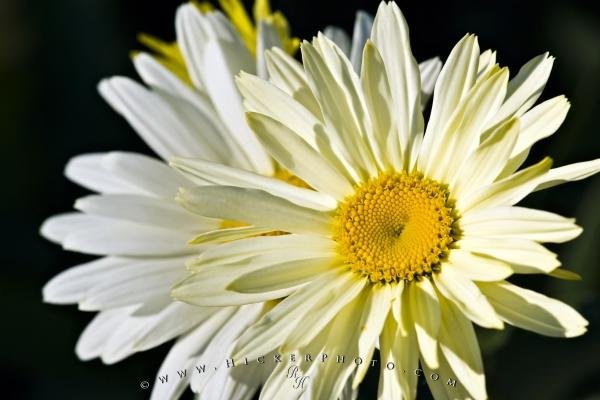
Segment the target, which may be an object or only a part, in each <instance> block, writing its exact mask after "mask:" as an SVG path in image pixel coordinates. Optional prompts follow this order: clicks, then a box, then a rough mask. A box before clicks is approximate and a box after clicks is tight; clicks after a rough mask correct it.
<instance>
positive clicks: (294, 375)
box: [287, 365, 310, 389]
mask: <svg viewBox="0 0 600 400" xmlns="http://www.w3.org/2000/svg"><path fill="white" fill-rule="evenodd" d="M287 378H288V379H291V380H292V381H293V382H294V384H293V386H292V387H293V388H294V389H304V384H305V383H306V381H307V380H308V379H310V376H308V375H302V372H300V369H298V367H297V366H295V365H292V366H290V367H289V368H288V372H287Z"/></svg>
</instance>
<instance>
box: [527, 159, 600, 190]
mask: <svg viewBox="0 0 600 400" xmlns="http://www.w3.org/2000/svg"><path fill="white" fill-rule="evenodd" d="M598 171H600V158H597V159H595V160H591V161H583V162H579V163H575V164H569V165H565V166H564V167H559V168H553V169H551V170H550V171H548V173H547V174H546V175H544V176H543V177H542V178H541V180H540V182H539V183H538V185H537V187H536V188H535V189H534V190H542V189H548V188H550V187H552V186H556V185H561V184H563V183H566V182H572V181H579V180H581V179H585V178H588V177H590V176H592V175H594V174H596V173H598Z"/></svg>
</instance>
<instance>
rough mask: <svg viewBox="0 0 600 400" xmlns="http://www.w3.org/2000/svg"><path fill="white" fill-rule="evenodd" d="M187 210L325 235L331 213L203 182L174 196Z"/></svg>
mask: <svg viewBox="0 0 600 400" xmlns="http://www.w3.org/2000/svg"><path fill="white" fill-rule="evenodd" d="M177 200H178V201H179V202H180V204H181V205H182V206H183V207H184V208H186V209H187V210H189V211H191V212H193V213H196V214H199V215H205V216H208V217H212V218H221V219H229V220H234V221H243V222H246V223H248V224H251V225H260V226H268V227H271V228H273V229H275V230H277V229H279V230H282V231H285V232H295V233H315V234H320V235H329V234H330V232H331V226H330V225H331V217H330V216H329V215H328V214H326V213H323V212H321V211H317V210H313V209H309V208H305V207H300V206H298V205H296V204H294V203H292V202H290V201H288V200H285V199H282V198H281V197H277V196H273V195H272V194H269V193H267V192H264V191H261V190H256V189H246V188H238V187H232V186H205V187H197V188H193V189H190V190H183V191H182V192H180V194H179V195H178V197H177Z"/></svg>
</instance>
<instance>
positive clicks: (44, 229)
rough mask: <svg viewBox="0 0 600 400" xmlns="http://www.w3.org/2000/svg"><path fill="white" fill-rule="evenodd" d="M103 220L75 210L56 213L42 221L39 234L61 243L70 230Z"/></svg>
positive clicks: (79, 228)
mask: <svg viewBox="0 0 600 400" xmlns="http://www.w3.org/2000/svg"><path fill="white" fill-rule="evenodd" d="M103 221H104V219H103V218H99V217H94V216H91V215H83V214H81V213H75V212H72V213H64V214H57V215H54V216H52V217H50V218H48V219H46V220H45V221H44V223H43V224H42V226H41V227H40V235H42V236H43V237H45V238H46V239H48V240H50V241H52V242H54V243H62V242H63V241H64V240H65V238H66V237H67V235H69V234H70V233H71V232H74V231H77V230H81V229H84V228H86V227H88V226H89V225H90V224H94V223H102V222H103Z"/></svg>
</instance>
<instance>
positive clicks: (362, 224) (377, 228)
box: [334, 172, 456, 283]
mask: <svg viewBox="0 0 600 400" xmlns="http://www.w3.org/2000/svg"><path fill="white" fill-rule="evenodd" d="M449 197H450V196H449V193H448V189H447V188H446V186H444V185H441V184H439V183H437V182H435V181H432V180H429V179H426V178H424V177H423V176H422V175H420V174H418V173H410V174H408V173H405V172H402V173H384V174H381V175H380V176H379V177H377V178H374V179H372V180H370V181H369V182H367V183H365V184H363V185H361V186H360V187H358V188H357V190H356V192H355V193H354V194H353V195H351V196H349V197H348V198H346V199H345V200H344V202H343V203H342V204H341V205H340V206H339V207H338V210H337V219H336V224H335V228H334V230H335V232H334V239H335V240H336V242H337V243H338V245H339V250H338V251H339V253H340V254H341V255H342V257H344V259H345V260H346V262H347V263H348V264H349V266H350V268H351V269H352V270H353V271H354V272H356V273H358V274H360V275H362V276H366V277H368V278H369V279H370V280H371V282H373V283H375V282H388V283H389V282H398V281H401V280H402V281H408V282H409V281H412V280H413V279H419V278H420V277H422V276H424V275H429V274H431V273H432V272H434V271H436V270H439V266H440V262H441V261H442V259H443V258H444V257H445V256H446V255H447V253H448V250H449V246H450V245H451V243H452V242H453V241H454V234H455V230H454V228H453V225H454V221H455V220H456V218H455V213H454V209H453V207H452V202H451V200H450V198H449Z"/></svg>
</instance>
